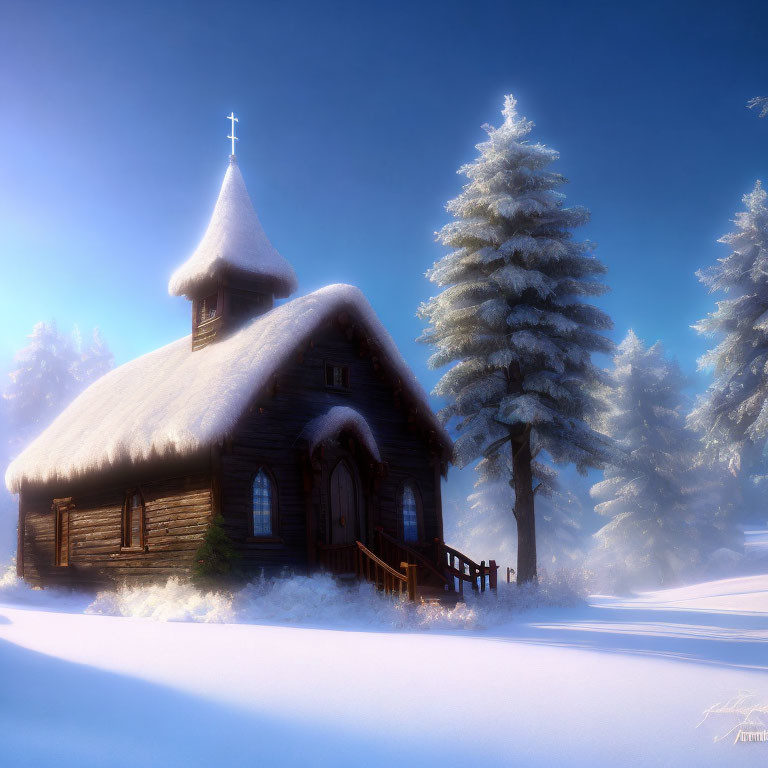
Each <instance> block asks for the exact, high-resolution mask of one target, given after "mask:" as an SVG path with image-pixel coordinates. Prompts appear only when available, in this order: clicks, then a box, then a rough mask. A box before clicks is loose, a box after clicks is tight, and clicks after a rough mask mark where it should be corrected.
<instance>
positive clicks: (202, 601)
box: [86, 571, 585, 630]
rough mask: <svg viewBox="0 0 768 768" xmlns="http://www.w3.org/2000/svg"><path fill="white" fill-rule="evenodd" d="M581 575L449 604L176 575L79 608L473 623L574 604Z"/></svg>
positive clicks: (412, 625)
mask: <svg viewBox="0 0 768 768" xmlns="http://www.w3.org/2000/svg"><path fill="white" fill-rule="evenodd" d="M584 593H585V591H584V584H583V581H582V580H581V575H580V574H578V573H577V572H576V571H574V572H572V573H567V572H565V571H563V572H558V573H556V574H553V576H552V577H549V576H547V575H546V574H545V575H544V578H543V579H542V581H541V583H540V584H538V585H536V584H531V585H525V586H520V587H518V586H517V585H515V584H511V585H508V584H506V583H504V584H500V585H499V591H498V595H494V594H493V593H491V592H485V593H482V594H478V593H472V592H471V591H468V592H467V593H466V594H465V597H464V601H463V602H460V603H457V604H456V605H455V606H451V605H435V604H430V603H424V604H421V603H419V604H414V603H409V602H408V601H407V600H405V599H398V598H393V597H389V596H386V595H384V594H382V593H380V592H377V591H376V589H374V587H373V586H372V585H370V584H367V583H355V584H352V585H340V584H339V583H338V582H337V581H336V580H335V579H334V578H333V577H331V576H328V575H321V574H319V575H315V576H311V577H309V576H289V577H285V578H278V577H273V578H268V579H265V578H262V579H257V580H256V581H254V582H252V583H251V584H248V585H247V586H245V587H243V588H242V589H239V590H236V591H228V590H220V591H204V590H201V589H199V588H198V587H196V586H195V585H193V584H192V583H189V582H184V581H181V580H179V579H176V578H171V579H169V580H168V581H167V582H166V583H165V584H158V585H147V586H122V587H120V588H118V589H117V590H109V591H104V592H100V593H99V594H98V595H97V597H96V599H95V600H94V601H93V602H92V603H91V604H90V605H89V606H88V608H87V609H86V613H91V614H104V615H110V616H130V617H136V618H147V619H153V620H156V621H192V622H204V623H244V624H250V623H256V624H294V625H297V626H316V627H329V628H337V629H358V630H360V629H363V630H364V629H380V630H387V629H398V630H423V629H477V628H482V627H492V626H494V625H496V624H499V623H503V622H505V621H513V620H515V618H516V616H517V615H518V614H519V613H521V612H524V611H527V610H531V609H534V608H541V607H552V606H568V605H574V604H576V603H578V602H579V601H580V599H581V596H582V595H583V594H584Z"/></svg>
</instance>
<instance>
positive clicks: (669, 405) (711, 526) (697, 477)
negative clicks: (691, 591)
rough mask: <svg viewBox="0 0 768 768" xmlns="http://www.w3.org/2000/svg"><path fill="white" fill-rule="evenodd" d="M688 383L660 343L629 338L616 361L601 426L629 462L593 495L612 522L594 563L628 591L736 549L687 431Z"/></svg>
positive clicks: (600, 535) (601, 535)
mask: <svg viewBox="0 0 768 768" xmlns="http://www.w3.org/2000/svg"><path fill="white" fill-rule="evenodd" d="M684 384H685V378H684V376H683V374H682V372H681V371H680V368H679V366H678V365H677V363H676V362H674V361H672V360H668V359H666V357H665V355H664V349H663V347H662V345H661V343H660V342H657V343H656V344H654V345H653V346H651V347H650V348H647V347H646V346H645V345H644V344H643V342H642V341H641V340H640V339H638V337H637V336H636V335H635V334H634V333H633V332H632V331H630V332H629V333H628V334H627V337H626V338H625V339H624V341H623V342H622V343H621V344H620V345H619V348H618V352H617V354H616V356H615V358H614V368H613V370H612V372H611V377H610V386H609V387H607V388H606V393H605V407H604V414H605V415H604V421H603V425H602V426H603V429H604V431H605V433H606V434H607V435H608V436H609V437H611V438H613V439H614V440H615V441H616V443H617V445H618V446H619V448H621V450H622V451H623V453H624V456H625V458H624V461H623V462H621V463H618V464H616V465H614V466H611V467H609V468H608V469H607V470H606V472H605V479H604V480H602V481H601V482H599V483H597V484H596V485H594V486H592V490H591V494H592V496H593V498H595V499H596V500H597V501H598V502H599V503H598V504H597V506H596V507H595V511H596V512H598V513H599V514H601V515H604V516H606V517H610V518H611V520H610V522H609V523H607V524H606V525H605V526H604V527H603V528H601V529H600V530H599V531H598V532H597V533H596V534H595V540H596V543H597V546H596V548H595V551H594V552H593V553H592V560H593V563H594V564H595V565H596V566H598V567H599V568H598V570H599V571H600V572H606V571H609V572H612V573H613V574H614V577H616V578H618V579H619V580H621V582H623V585H624V586H625V587H627V586H629V584H630V582H629V581H628V579H631V580H632V585H633V586H644V587H653V586H658V585H665V586H667V585H669V584H670V583H672V582H674V581H675V580H677V579H678V578H679V577H681V576H685V575H687V576H690V575H692V574H693V573H694V572H696V570H697V569H698V568H699V567H700V566H701V565H702V564H703V563H704V562H705V561H706V559H707V558H708V556H709V555H711V554H712V552H713V551H714V550H715V549H717V548H718V547H722V546H726V545H727V546H733V539H732V538H730V537H729V534H730V533H731V530H730V527H729V522H728V516H727V515H726V514H724V512H725V510H724V509H723V508H722V506H721V505H720V504H719V500H718V499H717V498H715V495H713V488H712V487H711V486H710V484H709V482H708V475H709V474H710V473H709V472H702V470H701V468H700V467H698V466H697V462H696V454H697V452H698V441H697V439H696V435H695V434H694V433H693V432H691V431H690V430H688V429H686V427H685V414H684V412H685V405H686V403H685V398H684V396H683V393H682V388H683V386H684ZM719 479H720V478H718V480H719ZM718 485H719V483H718ZM614 586H616V585H615V584H612V585H611V587H614Z"/></svg>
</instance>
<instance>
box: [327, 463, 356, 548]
mask: <svg viewBox="0 0 768 768" xmlns="http://www.w3.org/2000/svg"><path fill="white" fill-rule="evenodd" d="M330 491H331V492H330V497H331V505H330V506H331V510H330V512H331V515H330V523H331V525H330V528H331V531H330V532H331V541H330V543H331V544H354V543H355V541H356V540H357V539H358V538H359V536H360V533H359V531H360V526H359V520H360V515H359V505H358V493H357V488H356V485H355V478H354V475H353V474H352V470H351V469H350V467H349V464H347V462H346V461H345V460H344V459H341V460H340V461H339V462H338V464H336V466H335V467H334V469H333V472H331V488H330Z"/></svg>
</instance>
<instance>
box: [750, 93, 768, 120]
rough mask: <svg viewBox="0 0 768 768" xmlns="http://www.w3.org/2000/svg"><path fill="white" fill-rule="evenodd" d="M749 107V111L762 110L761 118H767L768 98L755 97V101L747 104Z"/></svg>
mask: <svg viewBox="0 0 768 768" xmlns="http://www.w3.org/2000/svg"><path fill="white" fill-rule="evenodd" d="M747 107H748V108H749V109H755V108H757V109H759V110H760V117H765V116H766V115H768V97H766V96H755V97H754V98H753V99H750V100H749V101H748V102H747Z"/></svg>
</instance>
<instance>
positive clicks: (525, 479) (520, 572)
mask: <svg viewBox="0 0 768 768" xmlns="http://www.w3.org/2000/svg"><path fill="white" fill-rule="evenodd" d="M531 461H532V457H531V432H530V430H529V429H526V430H525V431H524V432H523V434H522V436H520V437H519V438H513V439H512V486H513V487H514V489H515V510H514V512H515V520H516V521H517V582H518V584H522V583H525V582H529V581H536V580H537V578H538V575H537V573H536V518H535V517H534V511H533V472H532V469H531Z"/></svg>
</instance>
